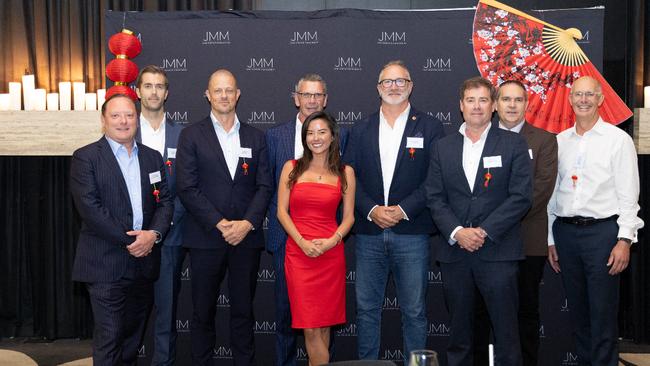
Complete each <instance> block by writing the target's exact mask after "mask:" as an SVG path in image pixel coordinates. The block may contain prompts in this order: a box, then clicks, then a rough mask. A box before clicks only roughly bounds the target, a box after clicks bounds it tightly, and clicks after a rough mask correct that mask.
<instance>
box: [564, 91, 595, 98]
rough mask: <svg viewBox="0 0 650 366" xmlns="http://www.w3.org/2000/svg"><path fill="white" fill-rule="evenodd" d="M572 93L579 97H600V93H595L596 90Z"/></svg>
mask: <svg viewBox="0 0 650 366" xmlns="http://www.w3.org/2000/svg"><path fill="white" fill-rule="evenodd" d="M571 95H572V96H573V97H575V98H577V99H580V98H582V97H585V98H587V99H591V98H594V97H599V96H600V93H594V92H581V91H579V92H571Z"/></svg>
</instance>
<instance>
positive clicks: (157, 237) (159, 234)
mask: <svg viewBox="0 0 650 366" xmlns="http://www.w3.org/2000/svg"><path fill="white" fill-rule="evenodd" d="M151 231H153V232H154V233H155V234H156V241H154V244H158V243H160V242H161V241H162V234H161V233H160V231H158V230H151Z"/></svg>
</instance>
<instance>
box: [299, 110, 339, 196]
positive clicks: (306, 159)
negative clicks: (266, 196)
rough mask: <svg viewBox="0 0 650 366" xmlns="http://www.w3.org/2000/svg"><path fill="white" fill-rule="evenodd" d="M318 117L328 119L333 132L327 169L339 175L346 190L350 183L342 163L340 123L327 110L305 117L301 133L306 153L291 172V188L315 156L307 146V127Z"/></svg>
mask: <svg viewBox="0 0 650 366" xmlns="http://www.w3.org/2000/svg"><path fill="white" fill-rule="evenodd" d="M317 119H322V120H324V121H326V122H327V127H328V128H329V129H330V131H331V132H332V137H333V139H332V143H331V144H330V147H329V149H328V151H327V162H326V164H327V170H328V171H329V172H331V173H333V174H335V175H336V176H338V177H339V179H340V180H341V188H342V191H343V192H345V190H346V189H347V188H348V183H347V180H346V179H345V171H344V169H343V166H342V164H341V153H340V151H341V148H340V142H339V141H340V139H339V125H338V124H336V121H334V118H332V116H330V115H329V114H328V113H325V112H314V113H312V114H310V115H309V117H307V118H306V119H305V122H303V123H302V131H301V132H300V135H301V137H302V147H303V149H304V153H303V154H302V157H301V158H300V159H298V161H297V162H296V166H294V168H293V170H292V171H291V173H289V182H288V185H289V189H291V188H292V187H293V186H294V185H295V184H296V182H297V181H298V177H300V176H301V175H302V173H304V172H305V171H306V170H307V168H309V163H311V161H312V159H313V158H314V156H313V154H312V153H311V150H309V146H307V129H308V128H309V125H310V124H311V122H312V121H314V120H317Z"/></svg>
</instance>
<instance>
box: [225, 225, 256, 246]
mask: <svg viewBox="0 0 650 366" xmlns="http://www.w3.org/2000/svg"><path fill="white" fill-rule="evenodd" d="M216 226H217V229H219V231H221V235H222V236H223V238H224V240H225V241H226V242H227V243H228V244H230V245H237V244H239V243H241V242H242V240H244V238H245V237H246V235H248V232H249V231H251V230H252V229H253V224H251V223H250V222H249V221H248V220H226V219H221V221H219V223H217V225H216Z"/></svg>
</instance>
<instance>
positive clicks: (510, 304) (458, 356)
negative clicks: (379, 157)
mask: <svg viewBox="0 0 650 366" xmlns="http://www.w3.org/2000/svg"><path fill="white" fill-rule="evenodd" d="M495 96H496V91H495V89H494V86H492V84H491V83H490V82H489V81H488V80H486V79H483V78H480V77H476V78H471V79H468V80H466V81H465V82H464V83H463V85H462V87H461V89H460V110H461V112H462V113H463V118H464V120H465V122H464V123H463V124H462V125H461V126H460V129H459V131H458V132H459V133H454V134H451V135H449V136H447V137H445V138H443V139H441V140H439V141H438V142H437V143H436V144H435V145H434V149H433V151H432V153H431V163H430V167H429V173H428V174H429V175H428V177H427V183H426V195H427V205H428V207H429V209H430V210H431V215H432V216H433V220H434V222H435V223H436V226H437V227H438V229H439V230H440V233H441V234H442V235H441V236H442V238H440V240H438V241H437V243H436V247H437V248H436V249H437V260H438V261H439V262H440V269H441V273H442V281H443V289H444V294H445V300H446V303H447V309H448V311H449V314H450V317H451V334H450V337H449V345H448V347H447V362H448V364H449V365H450V366H456V365H466V366H470V365H472V356H473V354H472V346H473V345H472V333H473V324H472V323H473V319H474V296H475V288H478V290H479V291H480V293H481V295H482V296H483V299H484V301H485V304H486V306H487V310H488V314H489V317H490V320H491V322H492V326H493V332H494V339H495V361H496V364H497V365H513V366H518V365H521V363H522V359H521V349H520V347H519V330H518V326H517V310H518V293H517V269H518V261H519V260H521V259H524V252H523V242H522V238H521V232H520V222H521V219H522V218H523V217H524V215H525V214H526V212H527V211H528V209H529V208H530V205H531V202H532V184H531V173H532V166H531V163H530V158H529V155H528V146H527V144H526V140H525V139H524V138H523V137H522V136H521V135H519V134H517V133H514V132H510V131H506V130H502V129H499V127H498V126H496V125H495V126H493V125H492V123H491V117H492V112H494V108H495V101H496V100H495Z"/></svg>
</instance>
